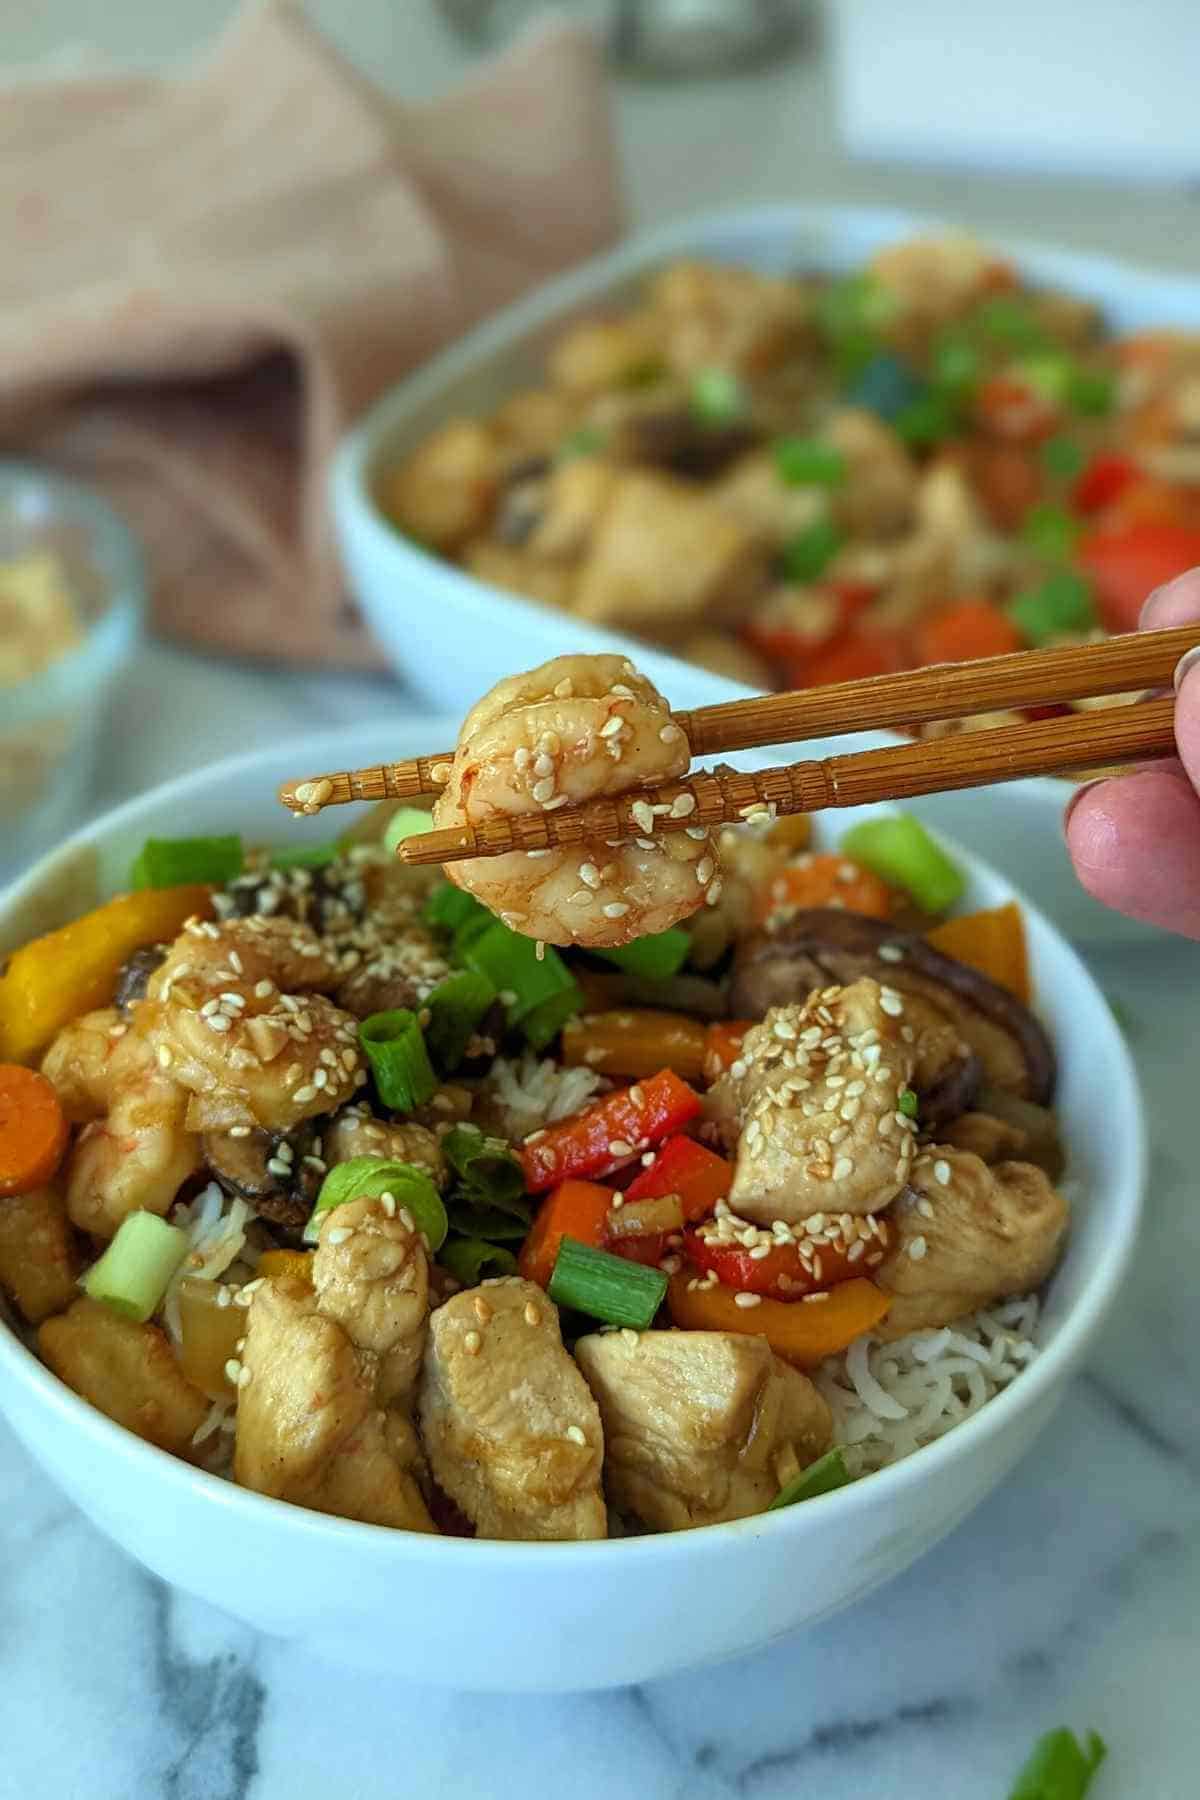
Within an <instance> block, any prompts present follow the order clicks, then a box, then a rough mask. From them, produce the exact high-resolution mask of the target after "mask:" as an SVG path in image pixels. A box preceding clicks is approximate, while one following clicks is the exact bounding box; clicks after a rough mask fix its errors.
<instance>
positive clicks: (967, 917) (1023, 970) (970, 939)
mask: <svg viewBox="0 0 1200 1800" xmlns="http://www.w3.org/2000/svg"><path fill="white" fill-rule="evenodd" d="M926 937H927V939H928V941H929V943H931V944H932V945H933V947H934V949H935V950H940V951H941V953H942V955H943V956H952V957H953V958H954V959H955V961H956V962H961V963H966V964H967V966H968V968H971V969H978V970H979V972H980V974H981V975H987V976H989V977H990V978H991V980H992V981H995V982H997V983H998V984H999V985H1000V986H1001V987H1003V988H1007V989H1008V991H1009V993H1010V994H1015V995H1016V996H1017V999H1018V1000H1020V1001H1022V1002H1023V1003H1024V1004H1025V1005H1026V1006H1027V1005H1028V1004H1029V952H1028V949H1027V947H1026V943H1025V921H1024V919H1023V918H1022V917H1021V909H1020V907H1019V906H1018V905H1017V903H1016V901H1015V900H1009V901H1007V902H1006V903H1005V905H1003V906H990V907H987V908H986V909H985V910H984V911H983V912H975V913H964V914H963V915H962V916H961V918H957V919H946V920H944V921H943V922H942V924H940V925H935V926H934V928H933V930H932V931H930V932H927V933H926Z"/></svg>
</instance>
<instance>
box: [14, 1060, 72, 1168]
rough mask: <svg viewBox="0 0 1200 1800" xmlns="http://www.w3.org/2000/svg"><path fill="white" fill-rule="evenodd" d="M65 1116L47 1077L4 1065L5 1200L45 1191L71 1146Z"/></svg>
mask: <svg viewBox="0 0 1200 1800" xmlns="http://www.w3.org/2000/svg"><path fill="white" fill-rule="evenodd" d="M67 1137H68V1127H67V1120H66V1115H65V1113H64V1112H63V1109H62V1105H61V1104H60V1102H59V1098H58V1095H57V1094H56V1093H55V1091H54V1088H53V1086H52V1085H51V1083H50V1082H48V1081H47V1080H46V1078H45V1076H44V1075H35V1074H34V1072H33V1070H32V1069H26V1068H23V1067H22V1066H21V1065H20V1064H19V1063H0V1196H3V1195H5V1194H22V1193H25V1192H27V1190H28V1189H29V1188H36V1187H42V1186H43V1185H44V1184H45V1183H46V1182H47V1181H49V1180H50V1178H51V1176H52V1175H54V1174H55V1173H56V1171H57V1169H58V1165H59V1163H60V1162H61V1161H62V1159H63V1152H64V1151H65V1150H66V1147H67Z"/></svg>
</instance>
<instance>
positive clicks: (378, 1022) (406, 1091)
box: [358, 1007, 437, 1112]
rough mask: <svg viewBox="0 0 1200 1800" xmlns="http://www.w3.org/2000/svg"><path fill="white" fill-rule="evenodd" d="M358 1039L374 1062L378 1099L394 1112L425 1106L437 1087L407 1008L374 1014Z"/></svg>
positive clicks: (364, 1022) (417, 1030) (366, 1054)
mask: <svg viewBox="0 0 1200 1800" xmlns="http://www.w3.org/2000/svg"><path fill="white" fill-rule="evenodd" d="M358 1041H359V1043H360V1044H361V1045H362V1048H363V1053H364V1054H365V1056H366V1058H367V1061H368V1062H369V1063H370V1065H371V1073H372V1074H373V1075H374V1077H375V1086H376V1088H377V1089H378V1092H379V1098H380V1099H381V1100H382V1101H383V1104H384V1105H385V1106H386V1107H388V1108H390V1109H391V1111H392V1112H412V1110H413V1108H414V1107H417V1106H424V1104H425V1102H426V1100H428V1099H429V1097H430V1095H431V1094H433V1093H434V1091H435V1090H436V1088H437V1076H436V1075H435V1074H434V1072H433V1069H432V1067H431V1065H430V1061H429V1055H428V1052H427V1051H426V1049H425V1040H424V1038H423V1037H422V1036H421V1027H420V1025H419V1024H418V1023H417V1015H416V1013H413V1012H409V1011H408V1009H407V1008H406V1007H398V1008H397V1009H396V1011H395V1012H378V1013H372V1014H371V1016H370V1018H369V1019H364V1020H363V1022H362V1024H361V1025H360V1026H359V1028H358Z"/></svg>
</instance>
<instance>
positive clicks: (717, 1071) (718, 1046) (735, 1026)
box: [704, 1019, 754, 1082]
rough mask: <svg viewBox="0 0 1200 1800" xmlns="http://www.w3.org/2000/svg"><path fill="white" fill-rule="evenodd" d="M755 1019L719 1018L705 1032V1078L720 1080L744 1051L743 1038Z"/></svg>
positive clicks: (707, 1079)
mask: <svg viewBox="0 0 1200 1800" xmlns="http://www.w3.org/2000/svg"><path fill="white" fill-rule="evenodd" d="M753 1024H754V1020H753V1019H718V1020H717V1021H716V1022H715V1023H714V1024H712V1025H710V1026H709V1028H708V1030H707V1031H706V1032H705V1034H704V1078H705V1080H706V1081H710V1082H712V1081H719V1080H720V1079H721V1077H722V1075H724V1074H725V1072H726V1070H727V1069H732V1067H733V1065H734V1063H735V1062H736V1061H737V1059H738V1057H739V1056H740V1055H741V1053H742V1040H743V1038H744V1037H745V1035H746V1033H747V1032H748V1031H749V1030H750V1028H751V1026H752V1025H753Z"/></svg>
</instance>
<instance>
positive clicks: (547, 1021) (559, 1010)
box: [521, 952, 583, 1050]
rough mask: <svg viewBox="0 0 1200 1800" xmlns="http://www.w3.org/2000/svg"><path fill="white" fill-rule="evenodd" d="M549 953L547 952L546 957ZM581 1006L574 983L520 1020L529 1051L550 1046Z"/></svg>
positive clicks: (581, 996) (581, 997) (580, 996)
mask: <svg viewBox="0 0 1200 1800" xmlns="http://www.w3.org/2000/svg"><path fill="white" fill-rule="evenodd" d="M548 954H549V952H547V955H548ZM582 1005H583V995H582V993H581V992H580V990H579V988H578V987H576V985H575V982H574V981H572V982H571V985H570V987H569V988H563V990H562V992H561V993H558V994H551V995H549V996H548V997H547V998H546V999H545V1000H541V1001H539V1002H538V1004H537V1005H536V1006H535V1007H533V1008H532V1009H531V1010H530V1011H529V1012H527V1013H526V1014H525V1017H524V1018H523V1019H522V1020H521V1030H522V1031H523V1032H524V1034H525V1040H526V1042H527V1043H528V1045H529V1047H530V1049H531V1050H545V1049H546V1047H547V1045H549V1044H552V1043H553V1042H554V1040H555V1038H556V1037H557V1036H558V1034H559V1032H560V1031H561V1030H562V1028H563V1026H564V1025H565V1024H566V1022H567V1020H568V1019H573V1018H574V1017H575V1014H576V1013H577V1012H578V1011H579V1009H580V1007H581V1006H582Z"/></svg>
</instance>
